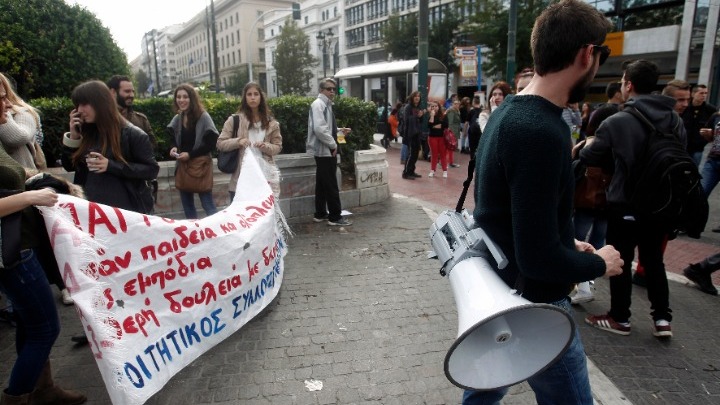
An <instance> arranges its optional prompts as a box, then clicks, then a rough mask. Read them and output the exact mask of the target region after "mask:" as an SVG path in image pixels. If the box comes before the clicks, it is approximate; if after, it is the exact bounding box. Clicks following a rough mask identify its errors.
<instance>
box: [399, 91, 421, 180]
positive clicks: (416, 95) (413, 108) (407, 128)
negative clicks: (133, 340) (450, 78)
mask: <svg viewBox="0 0 720 405" xmlns="http://www.w3.org/2000/svg"><path fill="white" fill-rule="evenodd" d="M424 113H425V111H423V110H422V109H421V108H420V92H419V91H413V92H412V93H410V95H409V96H408V102H407V105H406V106H405V113H404V115H403V128H404V129H403V132H404V133H403V143H406V142H407V145H408V148H409V149H410V155H409V156H408V159H407V161H406V162H405V169H404V170H403V173H402V178H403V179H406V180H415V178H417V177H422V176H420V175H419V174H417V173H415V164H416V163H417V159H418V153H420V133H421V131H422V128H421V126H422V125H421V123H420V119H421V118H422V116H423V114H424ZM405 138H407V140H406V139H405Z"/></svg>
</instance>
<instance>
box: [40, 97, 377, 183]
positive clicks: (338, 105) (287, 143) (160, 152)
mask: <svg viewBox="0 0 720 405" xmlns="http://www.w3.org/2000/svg"><path fill="white" fill-rule="evenodd" d="M313 100H314V98H312V97H300V96H292V95H290V96H282V97H277V98H273V99H269V100H268V104H269V105H270V109H271V110H272V112H273V115H274V116H275V119H277V120H278V122H279V123H280V132H281V133H282V136H283V150H282V153H302V152H305V140H306V138H307V120H308V118H307V117H308V111H309V110H310V103H312V101H313ZM203 103H204V104H205V108H206V109H207V111H208V113H209V114H210V116H211V117H212V119H213V121H214V122H215V126H216V127H217V128H218V131H220V130H221V129H222V126H223V124H224V123H225V120H227V118H228V117H229V116H230V115H231V114H233V113H234V112H236V111H237V109H238V106H239V104H240V99H237V98H215V97H213V98H206V99H204V100H203ZM30 104H32V105H33V106H35V107H36V108H37V109H38V110H40V115H41V117H42V124H43V132H44V133H45V142H44V144H43V150H44V151H45V155H46V157H47V159H48V164H49V165H51V166H53V165H54V164H53V162H55V161H56V160H57V159H60V151H61V146H62V145H61V142H62V135H63V133H65V132H67V130H68V129H67V128H68V123H69V120H70V111H71V110H72V109H73V105H72V102H71V101H70V99H69V98H52V99H35V100H32V101H31V102H30ZM333 109H334V111H335V118H336V120H337V123H338V126H340V127H349V128H352V133H351V134H350V135H349V136H348V137H347V138H346V140H347V143H346V144H345V145H341V153H342V154H343V157H344V159H343V165H342V169H343V170H345V171H353V167H354V164H355V162H354V152H355V151H356V150H364V149H369V148H370V143H372V142H373V133H374V132H375V121H376V120H377V118H376V115H377V112H376V109H375V105H374V104H373V103H371V102H366V101H362V100H360V99H357V98H350V97H341V98H337V99H336V100H335V105H334V107H333ZM135 110H136V111H139V112H141V113H143V114H145V115H147V117H148V119H149V120H150V124H151V125H152V127H153V131H154V132H155V136H156V137H157V140H158V149H157V151H156V153H155V157H156V158H157V159H158V161H162V160H170V159H169V157H168V151H169V150H170V145H171V142H170V139H169V136H168V134H167V132H166V130H165V127H166V125H167V124H168V123H170V120H171V119H172V117H173V115H174V114H173V112H172V100H171V99H169V98H149V99H136V100H135Z"/></svg>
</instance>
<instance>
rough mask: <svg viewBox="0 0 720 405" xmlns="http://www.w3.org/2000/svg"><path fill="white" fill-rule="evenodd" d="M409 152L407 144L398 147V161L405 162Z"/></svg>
mask: <svg viewBox="0 0 720 405" xmlns="http://www.w3.org/2000/svg"><path fill="white" fill-rule="evenodd" d="M409 154H410V148H408V146H407V145H406V144H403V145H402V148H401V149H400V162H407V158H408V155H409ZM403 164H404V163H403Z"/></svg>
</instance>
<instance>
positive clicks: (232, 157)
mask: <svg viewBox="0 0 720 405" xmlns="http://www.w3.org/2000/svg"><path fill="white" fill-rule="evenodd" d="M232 117H233V131H232V138H237V133H238V128H239V127H240V117H239V116H238V115H237V114H233V115H232ZM239 162H240V151H239V150H237V149H233V150H231V151H227V152H218V157H217V165H218V169H219V170H220V171H221V172H223V173H230V174H232V173H235V170H237V167H238V163H239Z"/></svg>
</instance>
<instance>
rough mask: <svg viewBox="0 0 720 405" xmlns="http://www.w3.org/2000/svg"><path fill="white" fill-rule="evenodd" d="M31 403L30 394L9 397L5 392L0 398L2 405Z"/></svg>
mask: <svg viewBox="0 0 720 405" xmlns="http://www.w3.org/2000/svg"><path fill="white" fill-rule="evenodd" d="M29 403H30V394H23V395H18V396H15V395H8V394H6V393H5V391H3V392H2V396H0V405H28V404H29Z"/></svg>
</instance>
